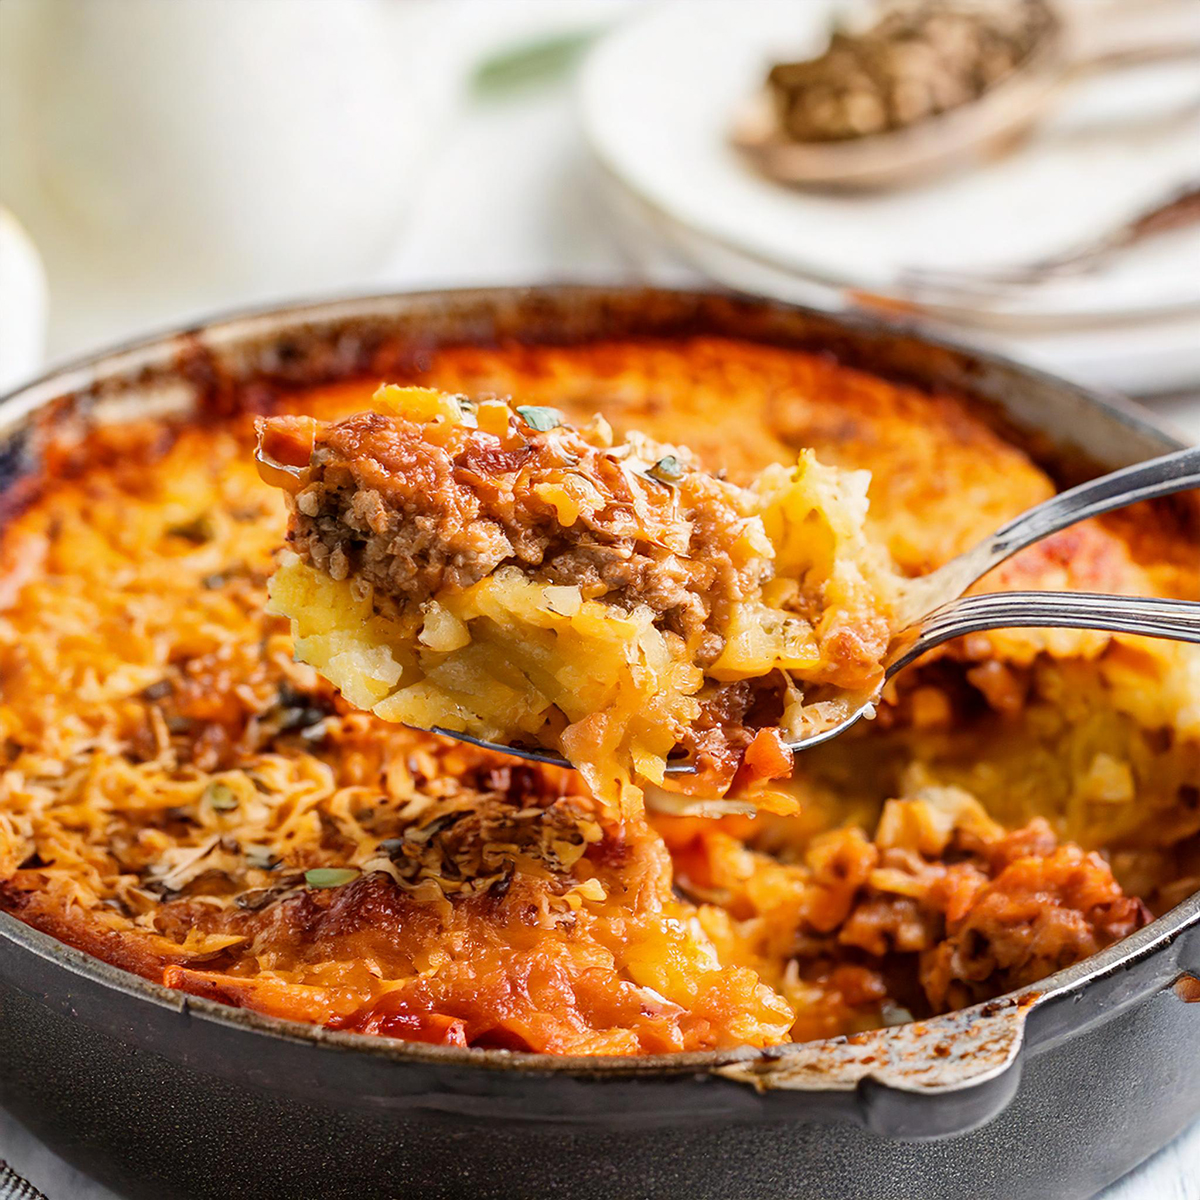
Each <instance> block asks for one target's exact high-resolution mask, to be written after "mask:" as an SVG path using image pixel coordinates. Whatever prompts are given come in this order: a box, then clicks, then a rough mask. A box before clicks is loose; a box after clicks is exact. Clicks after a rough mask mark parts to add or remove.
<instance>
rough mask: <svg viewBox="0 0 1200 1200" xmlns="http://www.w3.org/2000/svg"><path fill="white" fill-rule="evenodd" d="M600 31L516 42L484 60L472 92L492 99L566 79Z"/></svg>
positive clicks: (555, 35)
mask: <svg viewBox="0 0 1200 1200" xmlns="http://www.w3.org/2000/svg"><path fill="white" fill-rule="evenodd" d="M600 33H601V30H600V29H596V28H593V29H577V30H574V31H573V32H570V33H560V34H554V35H552V36H550V37H539V38H534V39H531V40H529V41H524V42H516V43H514V44H513V45H511V46H506V47H505V48H503V49H501V50H498V51H497V52H496V53H495V54H492V55H489V56H488V57H487V58H485V59H484V60H483V61H482V62H481V63H480V64H479V66H477V67H476V68H475V72H474V74H473V75H472V76H471V91H472V92H473V93H474V94H475V95H476V96H478V97H480V98H482V99H492V98H493V97H497V96H502V95H504V94H505V93H507V92H513V91H517V90H518V89H520V88H526V87H535V86H540V85H542V84H547V83H554V82H557V81H558V80H559V79H561V78H563V77H564V76H565V75H567V74H568V72H569V71H570V70H571V68H572V67H574V66H575V64H576V63H577V62H578V61H579V59H580V58H581V57H582V55H583V52H584V51H585V50H586V49H587V48H588V46H590V45H591V44H592V42H593V41H595V39H596V38H597V37H598V36H599V35H600Z"/></svg>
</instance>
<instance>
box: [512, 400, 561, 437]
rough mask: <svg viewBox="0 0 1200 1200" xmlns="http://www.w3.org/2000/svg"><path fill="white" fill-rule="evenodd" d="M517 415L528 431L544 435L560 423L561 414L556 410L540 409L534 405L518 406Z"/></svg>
mask: <svg viewBox="0 0 1200 1200" xmlns="http://www.w3.org/2000/svg"><path fill="white" fill-rule="evenodd" d="M517 415H518V416H519V417H520V418H521V420H523V421H524V422H525V424H526V425H528V426H529V427H530V429H536V430H537V431H538V433H545V432H546V430H548V429H557V428H558V427H559V426H560V425H561V424H562V423H563V419H562V413H560V412H559V411H558V409H557V408H542V407H540V406H539V405H536V404H518V405H517Z"/></svg>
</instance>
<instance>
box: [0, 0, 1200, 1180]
mask: <svg viewBox="0 0 1200 1200" xmlns="http://www.w3.org/2000/svg"><path fill="white" fill-rule="evenodd" d="M572 2H573V3H574V4H575V5H576V8H577V10H579V11H583V12H585V13H586V16H587V18H588V19H591V18H592V17H594V16H595V15H597V14H598V15H600V16H604V15H606V14H608V13H612V12H616V11H617V10H618V9H619V8H620V7H621V5H622V3H623V2H624V0H572ZM458 7H459V8H460V9H461V8H463V7H467V8H473V9H474V10H475V13H474V14H472V19H471V23H472V24H473V25H474V26H475V27H476V28H477V30H481V32H480V37H481V40H483V39H485V38H486V34H487V29H486V26H488V25H491V26H492V27H493V28H494V29H497V30H499V31H500V36H501V37H504V36H507V33H508V32H519V31H521V30H522V29H525V28H528V27H530V25H531V24H532V23H533V22H534V21H536V20H537V19H539V17H541V16H543V15H545V14H546V13H548V12H555V13H561V11H562V7H561V5H560V4H559V3H557V2H556V0H515V2H510V0H459V3H458ZM458 19H460V20H461V17H460V18H458ZM481 27H483V28H482V29H481ZM481 180H486V181H487V184H486V187H481V186H480V181H481ZM635 272H636V273H638V274H641V275H648V276H650V277H652V278H654V279H656V280H658V281H662V282H668V283H676V284H687V283H691V282H699V280H698V277H697V276H696V275H695V274H694V273H692V272H691V271H689V270H688V269H686V268H684V267H682V266H680V265H678V264H676V263H675V262H673V261H672V260H671V259H669V258H668V257H666V256H662V257H661V258H658V259H655V258H651V259H650V260H648V259H647V256H646V254H645V252H644V249H642V248H640V249H639V252H638V254H637V256H636V257H635V256H633V255H632V254H631V252H630V251H629V250H628V248H627V247H626V246H625V245H623V243H622V241H621V239H620V237H619V235H618V234H617V232H616V230H615V227H614V226H613V225H612V223H611V222H610V220H609V218H608V216H607V215H606V213H605V212H604V210H603V208H602V206H601V203H600V200H599V199H598V196H597V194H596V191H595V189H594V176H593V174H592V172H591V169H590V167H589V165H588V163H587V156H586V152H585V150H584V147H583V146H582V144H581V143H580V141H579V137H578V132H577V128H576V125H575V120H574V115H573V111H572V108H571V104H570V97H569V93H568V91H567V90H566V89H565V88H564V87H559V86H551V87H549V88H543V89H541V90H538V91H533V92H529V93H527V94H524V95H519V96H513V97H510V98H507V99H505V100H503V101H497V102H493V103H492V104H490V105H487V106H479V105H473V106H470V107H468V108H466V109H465V110H464V112H463V113H462V114H461V115H460V117H459V119H458V121H457V123H456V125H455V127H454V130H453V131H452V133H451V135H450V136H449V137H448V139H447V140H446V142H445V144H444V145H443V146H442V148H441V150H440V151H439V153H438V155H437V157H436V159H435V161H433V162H432V163H431V164H430V166H429V170H428V172H427V173H426V175H425V178H424V180H423V182H422V185H421V188H420V190H419V193H418V195H417V197H416V201H415V204H414V207H413V209H412V210H411V211H410V213H409V214H408V217H407V219H406V221H405V224H404V228H403V229H402V230H401V232H400V235H399V237H398V238H397V241H396V244H395V246H394V248H393V250H392V252H391V253H390V254H389V255H387V256H386V258H385V260H384V261H383V262H382V264H381V268H380V271H379V272H378V274H376V275H374V276H373V277H370V278H362V279H353V280H347V281H346V283H347V287H353V288H357V289H362V288H368V287H376V286H377V287H380V288H384V287H393V288H419V287H435V286H453V285H468V284H472V285H478V284H488V283H496V284H500V283H513V282H533V281H538V280H547V279H550V280H553V279H581V278H582V279H594V280H611V279H617V278H622V277H628V276H629V275H630V274H632V273H635ZM58 311H59V313H60V316H59V319H58V320H57V321H56V320H55V317H54V313H55V308H54V304H53V295H52V307H51V313H52V317H51V324H50V328H49V337H48V343H49V346H50V349H51V353H52V354H53V356H54V357H55V358H58V357H66V356H69V355H72V354H76V353H80V352H82V351H85V350H88V349H91V348H93V347H95V346H97V345H100V344H102V343H103V342H105V341H111V340H114V339H116V338H119V337H123V336H128V335H131V334H136V333H139V332H141V330H140V329H139V328H137V327H136V326H134V325H132V324H130V323H129V322H128V321H126V322H125V323H123V318H122V314H121V313H119V312H117V313H113V312H111V311H101V306H97V309H96V317H95V319H92V320H89V319H88V317H87V316H86V311H87V310H86V306H81V305H78V304H77V305H75V306H74V307H72V306H65V305H64V306H60V307H59V310H58ZM190 315H195V314H191V313H188V312H187V311H186V308H184V309H181V311H180V312H179V313H174V314H172V313H167V314H164V315H163V317H162V320H161V321H160V322H159V323H160V324H161V323H164V322H169V321H171V320H173V319H174V318H175V317H176V316H178V317H184V316H190ZM1151 407H1152V408H1154V409H1155V410H1156V411H1158V412H1159V413H1160V415H1161V416H1162V418H1163V419H1165V420H1168V421H1169V422H1171V423H1172V424H1173V425H1175V426H1176V427H1177V428H1179V429H1181V430H1183V431H1184V432H1185V433H1186V434H1188V435H1190V436H1191V437H1192V438H1193V439H1195V440H1197V441H1200V380H1197V390H1196V393H1195V394H1193V395H1189V396H1183V397H1177V398H1172V399H1164V400H1158V401H1153V402H1151ZM0 1158H4V1159H6V1160H7V1161H8V1162H9V1163H10V1164H11V1165H12V1166H13V1168H14V1169H16V1170H18V1171H20V1172H21V1173H22V1174H23V1175H25V1176H26V1177H27V1178H28V1179H29V1180H30V1182H31V1183H33V1184H35V1185H36V1186H37V1187H39V1188H40V1189H41V1190H42V1191H43V1192H45V1193H46V1195H47V1197H48V1198H49V1200H122V1198H121V1197H120V1196H118V1195H117V1194H116V1193H113V1192H112V1191H110V1190H109V1189H107V1188H103V1187H101V1186H99V1185H98V1184H95V1183H93V1182H92V1181H90V1180H88V1179H87V1178H85V1177H84V1176H82V1175H81V1174H79V1173H78V1172H77V1171H75V1170H73V1169H72V1168H71V1167H69V1166H68V1165H67V1164H65V1163H64V1162H62V1161H61V1160H60V1159H58V1158H57V1157H56V1156H55V1155H54V1154H53V1153H52V1152H51V1151H50V1150H48V1149H47V1148H46V1147H45V1146H43V1145H42V1144H40V1143H39V1142H38V1141H37V1139H35V1138H34V1137H32V1136H31V1135H30V1134H29V1133H28V1132H27V1131H25V1130H24V1129H23V1128H21V1127H20V1126H19V1125H17V1124H16V1123H15V1122H14V1121H13V1120H12V1119H11V1118H10V1117H8V1116H7V1115H5V1114H3V1113H0ZM964 1200H965V1198H964ZM1046 1200H1053V1197H1047V1198H1046ZM1103 1200H1200V1124H1197V1125H1196V1126H1194V1127H1193V1128H1192V1130H1191V1131H1190V1132H1189V1133H1188V1134H1185V1135H1184V1136H1183V1137H1181V1138H1180V1139H1179V1140H1178V1141H1176V1142H1175V1143H1174V1144H1173V1145H1171V1146H1169V1147H1167V1148H1166V1149H1165V1150H1163V1151H1161V1152H1160V1153H1159V1154H1157V1155H1155V1156H1154V1157H1153V1158H1152V1159H1151V1160H1150V1161H1148V1162H1147V1163H1145V1164H1143V1165H1142V1167H1140V1168H1139V1169H1138V1170H1137V1171H1135V1172H1134V1173H1133V1174H1132V1175H1130V1176H1128V1177H1127V1178H1126V1179H1124V1180H1122V1181H1121V1182H1120V1183H1118V1184H1115V1185H1114V1186H1113V1187H1111V1188H1110V1189H1108V1190H1107V1191H1106V1192H1105V1193H1104V1198H1103Z"/></svg>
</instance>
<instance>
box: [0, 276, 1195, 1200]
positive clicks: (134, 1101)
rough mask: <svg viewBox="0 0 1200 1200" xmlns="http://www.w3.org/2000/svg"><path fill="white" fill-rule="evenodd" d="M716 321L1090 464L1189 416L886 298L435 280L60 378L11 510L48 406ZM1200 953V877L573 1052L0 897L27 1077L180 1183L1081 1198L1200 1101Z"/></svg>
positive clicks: (89, 1126) (145, 402)
mask: <svg viewBox="0 0 1200 1200" xmlns="http://www.w3.org/2000/svg"><path fill="white" fill-rule="evenodd" d="M693 334H723V335H729V336H733V337H738V338H749V339H753V340H758V341H763V342H768V343H772V344H777V345H783V346H792V347H798V348H802V349H805V350H813V349H817V350H820V351H821V352H823V353H827V354H830V355H833V356H835V357H837V358H838V359H839V360H841V361H844V362H846V363H848V364H850V365H853V366H858V367H862V368H865V369H867V370H869V371H873V372H875V373H877V374H879V375H882V376H885V377H888V378H893V379H898V380H901V381H904V382H910V383H915V384H917V385H920V386H923V387H926V388H933V389H947V388H949V389H953V390H955V391H958V392H960V393H965V394H967V395H968V396H970V397H972V398H973V399H974V400H976V401H977V403H978V406H979V409H980V411H982V412H983V413H984V414H985V415H986V416H987V418H988V419H989V420H990V421H992V422H993V423H994V424H996V425H997V426H999V427H1002V428H1003V429H1004V431H1005V432H1006V433H1007V434H1008V435H1009V436H1012V437H1014V438H1016V440H1017V441H1018V442H1019V444H1021V445H1023V446H1025V447H1026V448H1027V449H1028V450H1029V451H1030V452H1031V453H1032V454H1033V456H1034V457H1035V458H1036V459H1037V460H1038V461H1039V462H1041V463H1043V464H1045V465H1047V466H1048V467H1050V468H1051V469H1052V470H1054V471H1055V472H1056V473H1057V474H1058V475H1059V477H1060V478H1062V479H1063V480H1064V482H1066V481H1070V480H1071V479H1075V478H1079V477H1081V476H1085V475H1087V474H1091V473H1095V472H1097V471H1100V470H1110V469H1113V468H1116V467H1119V466H1123V465H1125V464H1127V463H1130V462H1133V461H1137V460H1139V459H1142V458H1146V457H1149V456H1151V455H1154V454H1159V453H1162V452H1163V451H1165V450H1168V449H1171V448H1172V447H1175V446H1177V445H1179V444H1180V443H1179V442H1177V441H1176V440H1174V439H1173V438H1171V437H1170V436H1169V435H1167V434H1166V433H1163V432H1162V431H1160V430H1158V429H1156V428H1155V427H1154V426H1153V425H1151V424H1150V423H1148V421H1147V419H1146V418H1145V416H1144V415H1143V414H1142V413H1141V411H1140V410H1138V409H1136V408H1134V407H1133V406H1130V405H1128V404H1125V403H1123V402H1121V401H1119V400H1114V399H1108V398H1103V397H1101V396H1098V395H1096V394H1094V393H1091V392H1088V391H1085V390H1083V389H1081V388H1078V387H1075V386H1072V385H1070V384H1067V383H1064V382H1061V381H1059V380H1056V379H1053V378H1050V377H1049V376H1046V375H1043V374H1039V373H1037V372H1034V371H1032V370H1029V369H1027V368H1024V367H1018V366H1016V365H1014V364H1012V363H1008V362H1004V361H1001V360H999V359H996V358H992V357H989V356H985V355H982V354H978V353H975V352H972V351H967V350H963V349H960V348H957V347H953V346H949V345H945V344H942V343H937V342H933V341H930V340H928V339H926V338H922V337H920V336H917V335H915V334H913V333H911V332H908V331H905V330H903V329H899V328H896V327H890V326H886V325H883V324H880V323H879V322H876V321H872V320H867V319H864V318H858V317H855V318H850V317H843V316H831V315H828V314H822V313H817V312H812V311H808V310H805V309H800V308H792V307H788V306H784V305H779V304H771V303H763V302H758V301H749V300H743V299H738V298H735V297H731V296H727V295H715V294H705V293H694V292H669V291H657V290H647V289H639V288H584V287H548V288H533V289H518V288H513V289H496V290H486V291H461V292H443V293H427V294H423V295H401V296H383V297H375V298H366V299H348V300H339V301H333V302H330V303H324V304H315V305H308V306H301V307H296V308H289V309H284V310H279V311H274V312H267V313H259V314H253V315H249V316H239V317H234V318H232V319H228V320H222V321H217V322H214V323H212V324H208V325H204V326H201V327H199V328H196V329H192V330H188V331H185V332H180V333H173V334H170V335H167V336H164V337H160V338H156V339H152V340H150V341H147V342H143V343H139V344H137V345H135V346H131V347H128V348H126V349H123V350H118V351H114V352H112V353H109V354H104V355H100V356H98V357H95V358H92V359H89V360H87V361H85V362H83V363H80V364H78V365H76V366H73V367H69V368H65V369H63V370H61V371H59V372H56V373H55V374H53V375H51V376H48V377H47V378H45V379H43V380H40V381H39V382H37V383H35V384H32V385H31V386H29V387H28V388H26V389H24V390H22V391H21V392H18V393H15V394H14V395H12V396H10V397H8V398H7V399H6V400H5V401H4V402H3V405H2V407H0V519H2V517H3V511H4V504H5V502H7V505H8V507H9V508H10V509H11V508H12V507H13V506H17V505H19V504H20V503H21V502H22V499H23V497H24V495H25V494H26V493H27V489H28V488H29V487H30V486H31V481H34V480H36V473H37V469H38V464H39V460H40V453H41V447H42V445H43V444H44V442H45V440H46V438H47V436H48V435H49V434H50V433H53V434H55V435H56V436H58V437H60V438H61V437H62V436H64V435H66V436H70V435H71V434H72V433H73V432H81V431H82V430H84V429H86V428H87V427H88V425H90V424H91V423H93V422H96V421H105V420H120V419H122V418H123V417H127V416H129V415H131V414H144V413H147V412H156V413H171V412H177V413H185V414H196V415H197V416H199V417H202V416H203V414H204V413H205V412H217V411H232V410H236V409H237V408H238V407H245V406H252V407H254V406H258V405H260V404H261V403H262V402H263V401H264V399H269V397H270V396H271V395H273V394H276V393H278V392H280V391H283V390H287V389H292V388H297V387H305V386H311V385H313V384H317V383H322V382H330V381H334V380H337V379H343V378H351V377H361V376H364V375H367V376H374V377H376V378H385V377H387V376H388V375H389V373H393V372H395V373H399V372H401V371H403V373H404V374H406V375H408V374H410V373H411V372H412V371H413V370H414V369H417V370H419V369H420V368H421V366H422V362H423V361H424V360H425V359H426V358H427V356H428V354H429V352H430V351H431V350H432V349H433V348H434V347H437V346H440V345H446V344H459V343H469V344H490V343H495V342H498V341H504V340H508V339H515V340H518V341H527V342H534V343H541V342H558V343H571V342H586V341H590V340H596V339H603V338H609V337H639V336H654V337H685V336H689V335H693ZM1188 502H1189V501H1188V500H1187V499H1186V498H1185V499H1184V500H1181V501H1180V503H1184V504H1186V503H1188ZM1194 974H1200V895H1197V896H1193V897H1192V898H1191V899H1189V900H1187V901H1185V902H1184V903H1183V904H1181V905H1179V906H1178V907H1177V908H1176V909H1174V910H1173V911H1172V912H1170V913H1168V914H1167V915H1166V916H1163V917H1160V918H1159V919H1158V920H1157V921H1155V922H1154V923H1153V924H1152V925H1150V926H1148V927H1147V928H1145V929H1143V930H1141V931H1140V932H1138V933H1136V934H1134V935H1133V936H1132V937H1130V938H1128V939H1126V940H1125V941H1124V942H1121V943H1120V944H1118V945H1116V946H1113V947H1111V948H1110V949H1108V950H1106V951H1104V952H1103V953H1101V954H1099V955H1096V956H1095V957H1093V958H1091V959H1089V960H1087V961H1086V962H1083V963H1080V964H1078V965H1077V966H1074V967H1072V968H1070V969H1068V970H1065V971H1062V972H1060V973H1058V974H1057V975H1054V976H1052V977H1051V978H1050V979H1047V980H1045V981H1044V982H1043V983H1042V984H1040V985H1038V986H1037V987H1036V988H1034V989H1031V990H1029V991H1027V992H1025V993H1021V994H1015V995H1011V996H1007V997H1004V998H1002V999H1000V1000H996V1001H994V1002H991V1003H988V1004H984V1005H981V1006H978V1007H976V1008H974V1009H970V1010H967V1011H965V1012H961V1013H954V1014H950V1015H948V1016H944V1017H939V1018H936V1019H933V1020H929V1021H924V1022H919V1023H917V1024H914V1025H909V1026H902V1027H899V1028H895V1029H890V1030H880V1031H876V1032H872V1033H868V1034H863V1035H860V1036H856V1037H852V1038H836V1039H832V1040H829V1041H825V1042H815V1043H808V1044H803V1045H795V1046H786V1047H782V1048H778V1049H775V1050H773V1051H770V1052H768V1053H761V1052H756V1051H751V1050H737V1051H730V1052H721V1053H703V1054H681V1055H672V1056H667V1057H662V1058H648V1059H636V1060H629V1059H594V1058H593V1059H584V1058H549V1057H542V1056H537V1055H529V1054H512V1053H505V1052H503V1051H471V1050H459V1049H455V1048H447V1047H430V1046H420V1045H409V1044H405V1043H402V1042H395V1041H389V1040H383V1039H374V1038H366V1037H361V1036H358V1035H354V1034H344V1033H331V1032H328V1031H325V1030H322V1029H318V1028H314V1027H311V1026H307V1025H299V1024H294V1023H291V1022H287V1021H281V1020H276V1019H273V1018H270V1017H265V1016H259V1015H257V1014H255V1013H252V1012H249V1011H246V1010H242V1009H232V1008H228V1007H225V1006H222V1005H218V1004H214V1003H210V1002H208V1001H205V1000H201V999H197V998H195V997H192V996H187V995H184V994H183V993H180V992H176V991H169V990H167V989H165V988H162V987H159V986H157V985H155V984H152V983H149V982H147V981H145V980H143V979H140V978H138V977H135V976H133V975H129V974H127V973H125V972H122V971H119V970H117V969H115V968H113V967H110V966H107V965H106V964H104V963H102V962H99V961H97V960H96V959H93V958H91V957H89V956H88V955H85V954H83V953H80V952H79V951H76V950H73V949H71V948H69V947H67V946H64V945H62V944H61V943H59V942H56V941H55V940H54V939H52V938H50V937H48V936H46V935H44V934H42V933H39V932H37V931H36V930H33V929H31V928H29V927H27V926H25V925H23V924H21V923H20V922H18V921H17V920H15V919H14V918H12V917H11V916H9V915H7V914H4V913H0V1102H2V1103H3V1104H4V1105H5V1106H6V1107H8V1108H9V1109H10V1110H11V1111H12V1112H13V1113H15V1114H16V1115H17V1116H18V1117H19V1119H20V1120H22V1121H23V1122H25V1123H27V1124H28V1125H29V1126H30V1127H31V1128H33V1129H34V1130H35V1131H36V1132H37V1133H38V1134H39V1135H40V1136H41V1137H42V1138H44V1139H45V1141H46V1142H47V1143H49V1144H50V1145H52V1146H53V1147H54V1148H55V1149H56V1150H58V1151H59V1152H60V1153H61V1154H62V1155H63V1156H64V1157H66V1158H68V1159H69V1160H71V1161H72V1162H74V1163H76V1164H78V1165H80V1166H81V1167H83V1168H84V1169H85V1170H88V1171H90V1172H92V1173H93V1174H95V1175H96V1176H97V1177H98V1178H100V1179H103V1180H104V1181H106V1182H107V1183H109V1184H110V1185H112V1186H114V1187H116V1188H117V1189H118V1190H120V1191H123V1192H125V1193H127V1194H129V1195H131V1196H138V1197H152V1198H154V1200H172V1198H184V1197H186V1198H198V1197H213V1198H219V1200H231V1198H234V1200H242V1198H254V1197H271V1198H274V1197H322V1198H328V1200H335V1198H336V1200H341V1198H347V1200H370V1198H372V1197H418V1196H419V1197H422V1198H423V1200H426V1198H429V1200H432V1198H435V1197H456V1198H457V1197H461V1198H464V1200H465V1198H470V1197H539V1198H540V1197H578V1198H583V1200H590V1198H601V1197H603V1198H606V1200H607V1198H614V1197H689V1198H690V1200H703V1198H706V1197H714V1198H716V1197H721V1198H726V1197H727V1198H730V1200H734V1198H736V1200H763V1198H767V1197H785V1196H786V1197H812V1198H824V1197H830V1198H832V1197H839V1198H841V1197H855V1198H858V1197H862V1198H869V1200H924V1198H934V1197H945V1198H954V1200H958V1198H962V1197H972V1198H984V1197H995V1198H997V1200H1021V1198H1022V1197H1028V1198H1030V1200H1035V1198H1036V1200H1046V1198H1050V1197H1054V1198H1057V1200H1066V1198H1069V1197H1084V1196H1089V1195H1091V1194H1093V1193H1094V1192H1095V1191H1097V1190H1098V1189H1099V1188H1100V1187H1102V1186H1103V1185H1104V1184H1106V1183H1108V1182H1109V1181H1110V1180H1112V1179H1114V1178H1116V1177H1117V1176H1119V1175H1120V1174H1122V1173H1123V1172H1125V1171H1126V1170H1128V1169H1129V1168H1130V1167H1132V1166H1134V1165H1135V1164H1136V1163H1138V1162H1140V1161H1141V1160H1142V1159H1143V1158H1145V1157H1146V1156H1148V1155H1149V1154H1151V1153H1152V1152H1153V1151H1154V1150H1156V1149H1158V1148H1159V1147H1160V1146H1162V1145H1164V1144H1165V1143H1166V1142H1167V1141H1168V1140H1169V1139H1171V1138H1172V1137H1173V1136H1174V1135H1175V1134H1176V1133H1178V1132H1179V1131H1180V1130H1181V1129H1182V1128H1183V1127H1184V1126H1185V1125H1187V1124H1188V1123H1189V1122H1190V1121H1191V1120H1192V1119H1193V1118H1194V1117H1195V1116H1197V1115H1198V1114H1200V1003H1193V1001H1195V1000H1197V999H1198V998H1200V983H1198V982H1197V981H1196V980H1195V979H1194V978H1193V975H1194Z"/></svg>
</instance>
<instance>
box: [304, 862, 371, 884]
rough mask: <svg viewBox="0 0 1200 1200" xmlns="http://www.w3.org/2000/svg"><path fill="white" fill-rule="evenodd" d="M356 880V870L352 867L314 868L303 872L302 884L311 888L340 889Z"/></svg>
mask: <svg viewBox="0 0 1200 1200" xmlns="http://www.w3.org/2000/svg"><path fill="white" fill-rule="evenodd" d="M357 878H358V870H357V869H356V868H354V867H314V868H313V869H312V870H311V871H305V872H304V882H305V883H307V884H308V886H309V887H312V888H331V887H341V886H342V884H343V883H349V882H350V881H351V880H352V879H357Z"/></svg>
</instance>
